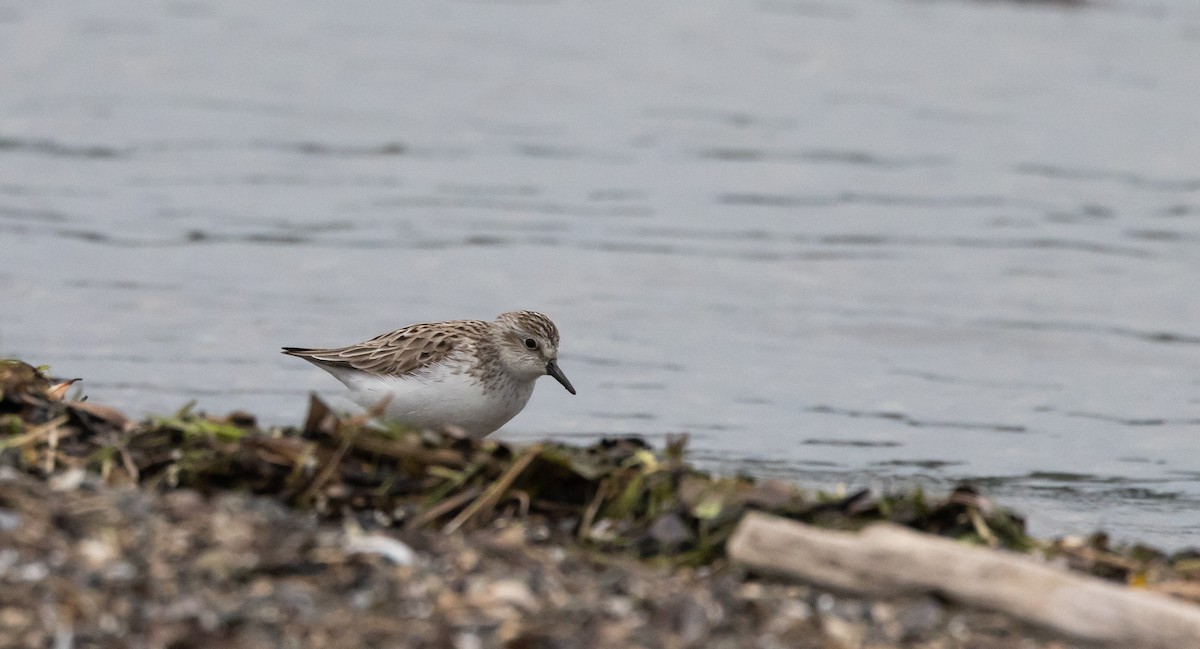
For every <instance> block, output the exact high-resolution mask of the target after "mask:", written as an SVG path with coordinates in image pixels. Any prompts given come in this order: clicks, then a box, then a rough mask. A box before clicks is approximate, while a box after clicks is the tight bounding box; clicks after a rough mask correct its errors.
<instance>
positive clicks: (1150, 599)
mask: <svg viewBox="0 0 1200 649" xmlns="http://www.w3.org/2000/svg"><path fill="white" fill-rule="evenodd" d="M727 552H728V555H729V557H730V558H731V559H732V560H733V561H734V562H736V563H738V564H740V565H742V566H745V567H747V568H750V569H752V570H754V571H757V572H760V573H764V574H773V575H779V576H783V577H789V578H793V579H797V580H800V581H804V582H807V583H811V584H814V585H818V586H822V587H826V588H830V589H833V590H839V591H845V592H850V593H854V594H859V595H865V596H872V597H895V596H900V595H914V594H926V593H929V594H933V593H936V594H938V595H939V596H942V597H945V598H947V599H949V600H952V601H955V602H959V603H961V604H964V605H968V606H975V607H980V608H985V609H989V610H994V611H1000V612H1003V613H1007V614H1009V615H1012V616H1014V617H1016V618H1018V619H1020V620H1024V621H1026V622H1029V623H1031V624H1034V625H1037V626H1040V627H1043V628H1046V629H1049V630H1051V631H1055V632H1057V633H1060V634H1063V635H1065V636H1069V637H1071V638H1074V639H1077V640H1080V641H1086V642H1090V643H1094V644H1097V645H1102V646H1112V647H1122V648H1125V647H1137V648H1147V649H1159V648H1161V649H1179V648H1181V647H1196V646H1200V607H1197V606H1195V605H1193V604H1188V603H1184V602H1180V601H1177V600H1173V599H1170V598H1169V597H1165V596H1163V595H1158V594H1154V593H1149V592H1146V591H1137V590H1133V589H1130V588H1126V587H1123V586H1120V585H1118V584H1114V583H1111V582H1106V581H1102V580H1100V579H1096V578H1094V577H1088V576H1083V575H1078V574H1073V573H1070V572H1067V571H1065V570H1060V569H1057V568H1055V567H1052V566H1049V565H1046V564H1044V563H1039V562H1037V561H1036V560H1034V559H1032V558H1030V557H1026V556H1022V555H1019V554H1015V553H1012V552H1007V551H1002V550H990V549H985V548H980V547H974V546H969V545H965V544H963V543H960V542H957V541H953V540H951V539H947V538H943V537H938V536H932V535H929V534H923V533H920V532H915V531H913V530H911V529H908V528H905V527H901V526H898V525H894V524H890V523H879V524H875V525H871V526H869V527H867V528H865V529H863V530H862V531H861V532H859V533H848V532H836V531H829V530H822V529H817V528H815V527H811V526H808V525H804V524H802V523H797V522H794V521H790V520H787V519H784V518H779V517H777V516H769V515H766V514H760V513H750V514H747V515H746V517H745V518H744V519H743V520H742V521H741V523H740V524H739V525H738V527H737V529H736V530H735V531H734V533H733V535H732V536H731V537H730V539H729V544H728V546H727Z"/></svg>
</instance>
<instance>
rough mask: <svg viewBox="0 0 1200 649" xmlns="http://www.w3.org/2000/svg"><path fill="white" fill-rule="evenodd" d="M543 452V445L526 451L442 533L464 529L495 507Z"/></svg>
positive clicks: (443, 529) (447, 525)
mask: <svg viewBox="0 0 1200 649" xmlns="http://www.w3.org/2000/svg"><path fill="white" fill-rule="evenodd" d="M541 452H542V445H541V444H534V445H533V446H530V447H529V448H527V449H525V452H524V453H522V454H521V456H520V457H518V458H517V459H516V461H514V462H513V463H512V466H510V467H508V470H507V471H505V472H504V475H502V476H500V478H499V479H498V480H496V481H495V482H493V483H492V484H491V486H489V487H488V488H487V491H485V492H483V495H482V496H480V497H479V498H478V499H477V500H475V502H472V503H471V504H470V505H467V508H466V509H464V510H462V511H461V512H459V514H458V516H455V517H454V520H452V521H450V522H449V523H447V524H446V526H445V527H443V528H442V532H443V533H445V534H450V533H452V532H454V531H455V530H457V529H458V528H460V527H462V526H463V524H464V523H466V522H467V521H469V520H471V518H472V517H473V516H475V514H478V513H479V512H481V511H483V510H484V509H490V508H492V507H495V506H496V503H497V502H499V501H500V497H501V496H503V495H504V492H505V491H507V490H508V488H509V487H510V486H512V483H513V482H514V481H516V479H517V477H518V476H520V475H521V472H522V471H524V470H525V469H526V467H528V466H529V464H530V463H531V462H533V460H534V458H536V457H537V456H538V455H540V454H541Z"/></svg>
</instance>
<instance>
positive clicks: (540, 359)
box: [283, 311, 575, 437]
mask: <svg viewBox="0 0 1200 649" xmlns="http://www.w3.org/2000/svg"><path fill="white" fill-rule="evenodd" d="M283 353H285V354H290V355H292V356H298V357H300V358H303V359H304V360H306V361H309V362H310V363H312V364H314V365H316V366H317V367H319V368H321V369H323V370H325V371H326V372H329V373H330V374H332V375H333V376H334V378H336V379H337V380H339V381H341V382H342V383H344V384H346V387H348V388H350V398H351V399H353V400H354V401H355V402H357V403H358V404H359V405H361V406H363V407H364V408H368V409H369V408H372V407H374V406H377V405H378V404H379V403H380V402H381V401H383V400H384V399H388V403H387V407H386V409H385V410H384V412H383V415H382V416H383V418H384V419H386V420H388V421H393V422H396V423H401V424H406V425H409V426H415V427H418V428H438V427H441V426H446V425H451V426H458V427H460V428H462V429H463V430H465V431H467V432H468V433H470V434H471V435H474V436H477V437H483V436H484V435H487V434H488V433H491V432H492V431H494V430H496V429H497V428H499V427H501V426H503V425H504V424H505V423H507V422H508V420H510V419H512V418H513V417H515V416H516V414H517V413H518V412H521V409H522V408H524V407H525V404H526V403H527V402H528V401H529V397H530V396H531V395H532V394H533V383H534V381H536V380H537V379H538V377H540V376H543V375H546V374H549V375H550V376H553V377H554V378H555V379H556V380H557V381H558V382H559V383H561V384H562V386H563V387H564V388H566V389H567V392H570V393H571V394H575V388H573V387H571V382H570V381H568V380H567V377H566V375H565V374H563V373H562V370H560V369H558V328H557V327H555V326H554V323H553V322H551V321H550V318H547V317H546V316H544V315H542V314H540V313H537V312H535V311H513V312H510V313H501V314H500V315H499V316H497V317H496V319H495V320H493V321H492V322H486V321H484V320H451V321H449V322H430V323H426V324H415V325H410V326H407V327H404V328H403V329H397V330H395V331H392V332H389V333H385V334H382V335H380V336H376V337H374V338H372V339H370V340H368V341H366V342H361V343H358V344H357V345H350V346H349V347H336V348H332V349H304V348H300V347H284V348H283Z"/></svg>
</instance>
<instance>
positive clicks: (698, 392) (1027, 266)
mask: <svg viewBox="0 0 1200 649" xmlns="http://www.w3.org/2000/svg"><path fill="white" fill-rule="evenodd" d="M0 88H2V89H3V90H2V91H0V298H2V302H3V305H4V306H3V309H2V310H0V353H4V354H8V355H14V356H19V357H21V358H24V359H27V360H29V361H32V362H35V363H49V364H51V365H52V366H53V369H54V371H55V373H57V374H60V375H66V376H82V377H84V378H85V380H86V383H85V385H86V389H87V392H88V393H89V394H90V395H91V398H93V399H96V400H98V401H102V402H108V403H113V404H115V405H119V406H121V407H124V408H126V409H128V410H131V411H134V412H146V411H149V412H163V411H171V410H174V409H176V408H178V407H179V406H180V405H182V404H183V403H184V402H186V401H188V400H190V399H193V398H195V399H199V401H200V405H201V407H202V408H204V409H207V410H209V411H217V412H223V411H227V410H232V409H236V408H240V409H248V410H251V411H253V412H256V413H259V414H260V415H261V416H262V417H263V419H265V420H266V421H268V422H271V423H296V422H298V421H299V419H300V417H301V413H302V410H303V408H304V399H305V395H306V393H307V391H309V390H313V389H316V390H322V391H325V392H326V393H329V394H336V393H337V389H336V388H337V383H336V382H335V381H334V380H333V379H332V378H330V377H328V376H327V375H325V374H324V373H323V372H321V371H320V370H318V369H315V368H313V367H311V366H309V365H308V364H306V363H303V362H301V361H299V360H296V359H292V358H287V357H284V356H281V355H280V354H279V353H278V348H279V347H280V346H281V345H313V346H322V345H338V344H345V343H350V342H356V341H359V340H362V339H364V338H366V337H369V336H372V335H375V334H377V333H380V332H383V331H386V330H389V329H392V328H394V327H396V326H399V325H402V324H408V323H411V322H417V321H426V320H435V319H446V318H461V317H483V318H490V317H492V316H494V315H495V314H496V313H498V312H500V311H504V310H510V309H515V308H533V309H538V310H542V311H545V312H546V313H548V314H550V315H551V316H552V317H553V318H554V319H555V320H556V321H557V322H558V323H559V326H560V328H561V329H562V332H563V339H564V351H563V356H562V360H561V364H562V367H563V368H564V370H565V371H566V373H567V374H568V376H570V378H571V380H572V381H573V382H574V383H575V385H576V387H577V388H578V389H579V395H578V396H576V397H571V396H570V395H568V394H567V393H566V392H565V391H563V390H562V389H561V388H559V387H558V386H557V385H556V384H554V383H553V382H552V381H550V380H549V379H547V380H546V381H544V384H543V385H541V386H540V387H539V389H538V391H537V394H535V396H534V398H533V401H532V402H531V403H530V405H529V407H528V408H527V409H526V411H525V412H524V413H523V414H521V415H520V416H519V417H518V418H517V419H515V420H514V421H513V422H511V423H510V424H509V425H508V426H507V427H506V428H505V429H503V430H502V431H501V432H500V433H498V434H499V435H502V436H504V437H507V438H512V439H522V440H524V439H534V438H541V437H545V436H547V435H554V436H556V437H570V438H590V437H593V436H596V435H613V434H619V433H640V434H647V435H650V436H652V437H655V438H658V437H661V436H662V435H664V434H666V433H673V432H684V431H686V432H688V433H690V434H691V437H692V440H693V442H692V446H693V449H694V451H695V453H696V454H697V456H698V457H700V458H702V459H704V460H705V461H706V462H708V463H711V464H712V465H716V466H719V467H720V468H721V469H723V470H727V471H733V470H744V471H751V472H754V473H757V474H762V475H771V476H785V477H789V478H793V479H796V480H799V481H801V482H803V483H805V484H808V485H810V486H819V487H824V488H832V487H835V486H836V485H837V484H839V483H843V482H844V483H847V484H848V485H850V486H859V485H864V484H865V485H876V486H889V485H907V484H911V483H914V482H921V483H924V484H933V485H944V484H948V483H950V482H952V481H954V480H958V479H961V478H970V479H975V480H979V481H981V482H983V483H984V484H986V485H988V486H989V488H990V493H992V494H993V495H995V496H996V497H997V499H998V500H1000V501H1001V502H1002V503H1006V504H1011V505H1014V506H1016V507H1018V508H1020V509H1021V510H1023V511H1025V512H1027V513H1028V514H1030V515H1031V522H1032V524H1033V527H1034V530H1035V531H1037V532H1038V533H1042V534H1060V533H1072V532H1074V533H1086V532H1090V531H1092V530H1093V529H1095V528H1097V527H1104V528H1106V529H1108V530H1110V531H1111V532H1113V533H1114V534H1115V535H1116V536H1117V537H1118V538H1125V539H1132V538H1136V539H1142V540H1147V541H1150V542H1152V543H1156V544H1159V545H1162V546H1166V547H1172V548H1177V547H1182V546H1187V545H1200V514H1197V510H1198V509H1200V454H1198V452H1200V113H1198V112H1197V108H1196V107H1197V105H1198V104H1200V3H1197V2H1195V1H1194V0H1161V1H1159V2H1152V1H1145V2H1143V1H1134V0H1129V1H1119V0H1117V1H1112V2H1095V3H1093V4H1090V5H1085V6H1083V7H1070V6H1061V5H1059V6H1055V5H1037V4H1009V3H1005V2H972V1H969V0H962V1H955V0H944V1H919V0H859V1H856V2H841V1H834V0H794V1H793V0H761V1H759V2H718V1H715V0H707V1H701V2H698V1H696V0H687V1H678V2H664V3H657V4H653V6H650V5H648V3H645V2H619V1H610V2H599V3H572V2H554V1H546V2H535V1H528V2H521V1H517V2H486V1H480V2H453V3H422V2H395V1H393V0H389V1H387V2H364V3H356V4H355V5H354V8H353V10H352V11H351V12H349V13H347V12H346V5H343V4H341V3H318V2H307V3H304V2H291V1H289V2H275V3H255V4H253V5H247V4H246V3H243V2H237V1H235V0H224V1H213V2H208V1H200V0H195V1H188V0H179V1H175V2H158V3H144V2H133V1H128V0H112V1H109V2H104V3H83V2H71V3H47V2H43V1H41V0H0Z"/></svg>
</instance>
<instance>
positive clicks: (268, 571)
mask: <svg viewBox="0 0 1200 649" xmlns="http://www.w3.org/2000/svg"><path fill="white" fill-rule="evenodd" d="M68 388H69V385H68V386H66V387H64V386H61V385H60V386H54V385H51V384H50V382H49V381H47V380H46V379H45V377H44V376H41V375H40V374H39V373H38V372H36V370H34V369H33V368H32V367H30V366H28V365H24V364H20V363H14V362H5V363H2V364H0V393H2V394H0V423H2V424H3V426H2V427H0V430H3V431H4V432H2V433H0V586H2V588H0V593H3V594H0V629H7V630H5V631H0V647H7V646H14V647H15V646H51V644H50V643H58V644H59V646H72V645H73V643H76V642H77V643H80V644H81V645H86V646H147V647H160V646H161V647H165V646H197V647H199V646H214V645H215V644H217V643H219V644H220V646H229V647H240V646H247V647H249V646H289V644H288V643H292V644H291V645H290V646H296V643H299V645H300V646H313V647H317V646H331V647H332V646H360V647H361V646H377V645H378V646H387V645H388V644H389V643H391V644H395V643H397V642H401V641H403V642H404V643H406V644H407V645H410V646H455V647H492V646H514V647H517V646H519V647H589V646H647V647H651V646H678V647H689V646H730V647H733V646H764V647H767V646H788V647H791V646H799V647H809V646H811V647H831V646H836V647H868V646H870V647H913V648H917V647H922V648H924V647H930V648H932V647H996V648H998V649H999V648H1005V647H1014V648H1015V647H1034V648H1040V647H1047V648H1049V647H1063V646H1090V645H1088V644H1086V643H1085V642H1084V641H1083V640H1082V639H1079V638H1075V639H1071V638H1068V637H1065V636H1063V635H1061V634H1057V635H1056V634H1055V633H1052V632H1048V631H1046V630H1044V629H1037V628H1034V627H1032V626H1030V625H1029V624H1027V623H1025V622H1022V621H1021V620H1020V619H1018V618H1017V617H1016V616H1014V615H1011V614H1006V613H1002V612H995V611H986V610H982V609H980V608H978V607H974V608H972V607H969V606H962V605H959V604H956V603H955V602H953V601H948V600H947V599H946V598H945V597H944V596H938V595H937V594H936V593H929V592H912V593H902V594H899V595H898V596H890V597H863V596H847V595H845V594H841V595H839V594H835V593H833V592H830V591H828V590H823V588H822V586H820V585H812V584H799V583H794V582H788V581H784V580H779V579H773V578H767V577H763V576H760V575H758V574H757V573H756V572H755V571H754V570H752V569H748V568H747V567H746V566H744V565H738V564H737V563H736V562H734V561H731V560H730V557H729V556H728V555H727V553H726V548H727V546H726V543H725V542H726V540H727V539H728V538H729V537H730V535H731V534H733V533H734V531H735V530H736V529H737V527H738V525H739V524H740V523H741V522H742V519H743V518H744V516H745V514H746V513H747V512H750V511H754V512H760V513H767V514H772V515H775V516H777V517H782V518H785V519H787V520H789V521H799V522H802V523H803V524H804V525H807V526H812V527H814V528H816V529H830V530H842V531H846V532H852V531H855V530H859V529H862V528H863V527H864V526H867V525H868V524H872V523H878V522H881V521H890V522H894V523H899V524H901V525H904V526H905V527H907V528H910V529H914V530H920V531H922V532H925V533H927V534H931V535H937V536H939V537H947V538H952V539H956V540H958V541H959V542H960V543H961V544H964V545H966V544H970V545H974V546H979V547H988V548H996V549H997V551H1007V552H1016V553H1020V554H1022V555H1025V556H1030V557H1037V558H1038V561H1041V562H1045V563H1047V564H1048V565H1053V566H1058V567H1061V568H1063V569H1069V570H1070V571H1072V572H1073V573H1077V574H1086V575H1092V576H1097V577H1101V578H1103V579H1105V580H1107V582H1108V583H1116V584H1120V583H1123V584H1127V585H1132V586H1135V587H1136V588H1138V589H1140V590H1162V591H1163V592H1169V593H1173V594H1175V595H1177V596H1183V597H1188V598H1191V599H1193V600H1195V599H1197V596H1196V594H1195V590H1194V589H1193V590H1190V591H1189V590H1188V588H1185V587H1193V586H1200V580H1198V577H1200V565H1198V560H1197V556H1196V553H1194V552H1180V553H1176V554H1175V555H1170V556H1168V555H1165V554H1163V553H1159V552H1156V551H1153V550H1151V549H1149V548H1140V547H1137V546H1130V547H1128V548H1115V549H1114V548H1108V547H1107V546H1106V543H1105V540H1104V539H1103V538H1102V537H1095V538H1092V539H1088V540H1086V541H1081V540H1068V541H1063V540H1059V541H1048V540H1039V539H1033V538H1030V537H1029V536H1027V535H1026V534H1025V532H1024V529H1023V523H1022V520H1021V517H1020V516H1019V515H1017V514H1015V513H1012V512H1009V511H1007V510H1004V509H1002V508H1000V507H996V506H995V505H993V504H992V503H991V502H989V501H988V500H987V498H986V497H984V496H983V495H982V494H981V493H980V492H979V491H978V490H975V489H973V488H971V487H969V486H967V485H964V486H962V487H960V488H959V489H957V490H955V491H954V492H953V493H951V494H948V495H945V496H939V497H935V496H930V495H928V494H925V493H923V492H921V491H919V490H916V491H913V492H909V493H895V494H872V493H870V492H867V491H860V492H856V493H852V494H850V495H847V496H832V495H829V494H821V493H814V492H806V491H803V490H801V489H799V488H797V487H796V486H795V485H791V484H789V483H785V482H780V481H755V480H751V479H748V478H744V477H730V476H716V475H711V474H708V473H705V472H702V471H699V470H697V469H695V468H694V467H692V466H691V465H690V464H689V463H688V462H687V460H686V449H685V440H679V439H676V440H671V441H669V442H668V444H667V445H666V448H664V449H662V450H658V451H656V450H654V449H652V448H650V447H649V445H648V444H646V443H645V442H644V441H641V440H638V439H634V438H626V439H617V440H605V441H603V442H600V443H597V444H594V445H591V446H587V447H579V446H571V445H567V444H557V443H549V442H546V443H539V444H532V445H528V446H511V445H508V444H505V443H502V442H497V441H493V440H487V439H484V440H474V439H469V438H464V437H459V436H455V435H453V434H451V433H448V432H441V433H431V432H424V433H422V432H412V431H397V430H391V429H379V428H377V427H372V426H368V425H366V423H367V422H366V421H365V419H364V418H350V419H339V418H338V417H337V416H336V415H335V414H334V413H332V412H331V411H329V410H328V408H327V407H326V406H325V405H324V404H323V403H321V402H320V401H319V400H317V399H315V398H314V399H313V400H312V401H311V402H310V404H309V412H308V415H307V418H306V420H305V422H304V425H303V426H301V427H296V428H273V429H266V430H264V429H260V428H259V427H258V426H257V424H256V422H255V420H254V417H253V416H251V415H248V414H245V413H233V414H231V415H228V416H224V417H210V416H207V415H203V414H200V413H197V412H194V411H193V410H191V409H190V408H185V409H183V410H181V411H180V412H178V413H175V414H174V415H171V416H164V417H152V418H149V419H147V420H144V421H140V422H135V421H132V420H130V419H129V418H128V417H126V416H125V415H124V414H122V413H121V412H120V411H118V410H116V409H114V408H111V407H108V406H104V405H99V404H94V403H91V402H88V401H72V400H69V399H68V400H64V399H63V395H64V394H65V392H66V391H67V389H68ZM1197 610H1198V611H1200V608H1197ZM63 643H66V644H63Z"/></svg>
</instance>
